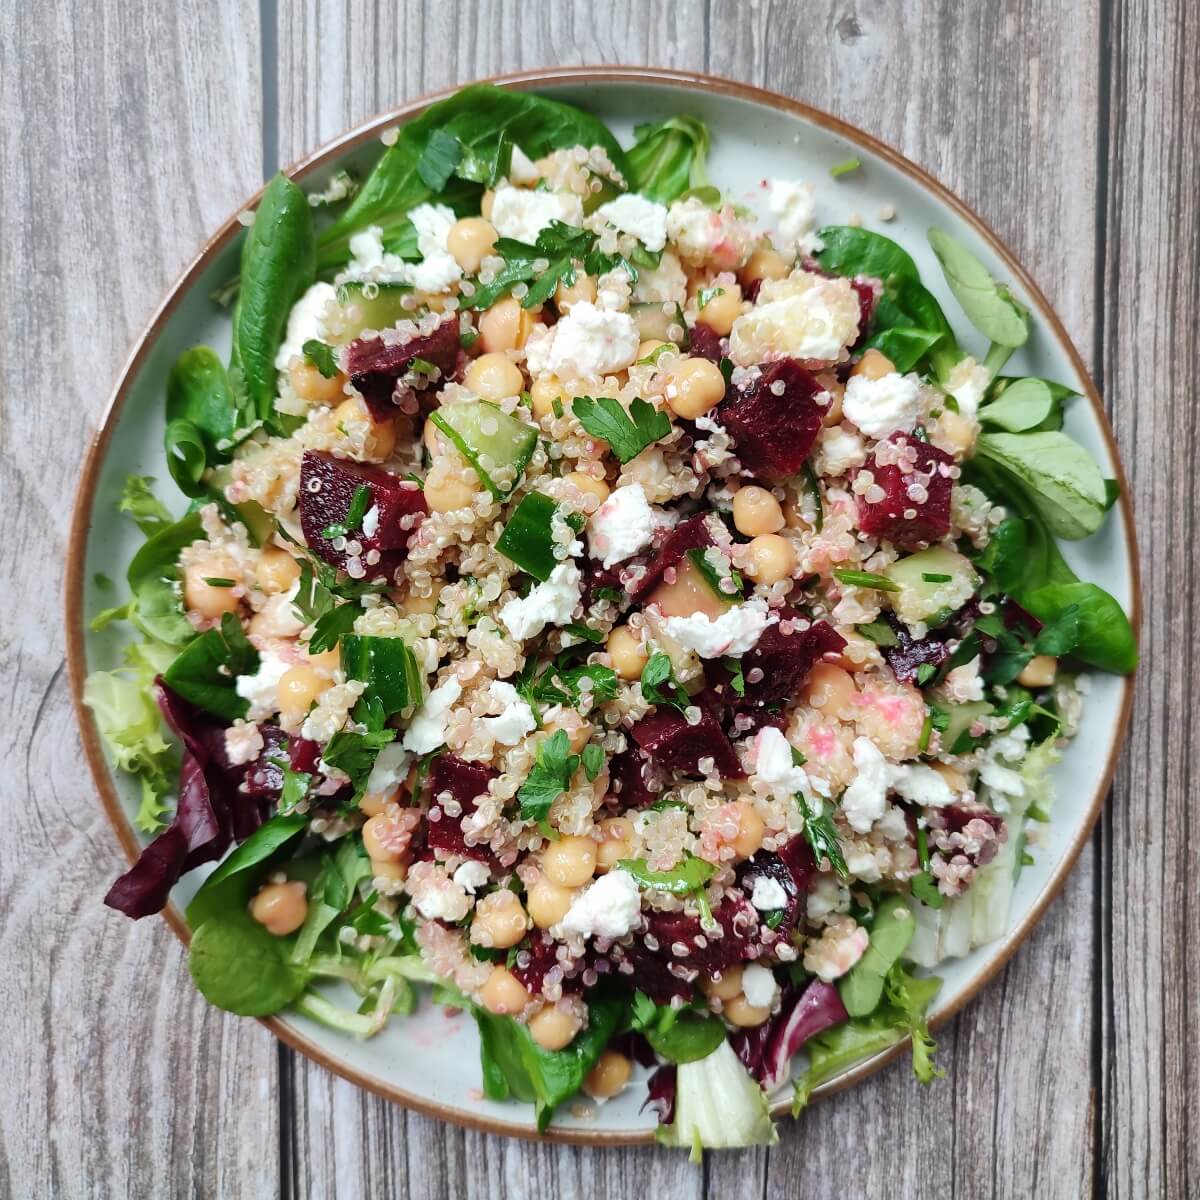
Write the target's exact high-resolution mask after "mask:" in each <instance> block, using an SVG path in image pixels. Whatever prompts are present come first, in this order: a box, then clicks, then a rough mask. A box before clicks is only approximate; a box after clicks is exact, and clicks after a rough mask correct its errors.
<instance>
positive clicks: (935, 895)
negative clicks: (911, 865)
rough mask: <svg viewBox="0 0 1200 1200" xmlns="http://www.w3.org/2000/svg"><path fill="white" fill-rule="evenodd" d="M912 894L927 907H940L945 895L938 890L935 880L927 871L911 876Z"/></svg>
mask: <svg viewBox="0 0 1200 1200" xmlns="http://www.w3.org/2000/svg"><path fill="white" fill-rule="evenodd" d="M910 882H911V886H912V894H913V896H914V897H915V898H916V899H917V900H920V902H921V903H922V904H925V905H927V906H928V907H929V908H941V907H942V904H943V903H944V901H945V897H944V896H943V895H942V893H941V892H939V891H938V886H937V880H936V879H934V877H933V876H932V875H931V874H930V873H929V872H928V871H922V872H921V873H920V874H919V875H914V876H913V877H912V880H911V881H910Z"/></svg>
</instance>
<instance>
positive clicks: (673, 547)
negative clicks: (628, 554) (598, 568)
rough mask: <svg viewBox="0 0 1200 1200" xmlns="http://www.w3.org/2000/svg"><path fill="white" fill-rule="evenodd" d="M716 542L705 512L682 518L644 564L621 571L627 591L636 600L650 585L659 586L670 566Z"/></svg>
mask: <svg viewBox="0 0 1200 1200" xmlns="http://www.w3.org/2000/svg"><path fill="white" fill-rule="evenodd" d="M714 519H716V518H714ZM713 544H714V542H713V535H712V531H711V529H710V527H709V518H708V517H707V516H706V515H705V514H704V513H701V514H700V515H699V516H697V517H689V518H688V519H687V520H686V521H680V523H679V524H678V525H676V526H675V528H674V529H672V530H671V532H670V533H668V534H667V535H666V537H665V538H663V540H662V541H661V542H660V543H659V545H658V547H657V548H656V549H655V550H654V553H653V555H652V556H651V558H650V560H649V561H648V562H647V563H646V564H645V565H644V566H639V567H636V568H631V569H628V570H626V571H625V572H623V573H622V579H623V580H624V582H625V588H626V590H627V591H628V592H629V594H630V596H632V597H633V598H634V599H635V600H636V599H638V598H639V597H641V596H644V595H645V594H646V593H647V592H648V591H650V589H651V588H654V587H657V586H658V584H659V582H660V581H661V579H662V577H663V574H664V572H666V571H667V570H668V569H669V568H670V567H674V566H678V564H679V563H680V562H681V561H682V559H683V556H684V555H685V554H686V553H687V552H688V551H689V550H698V549H702V548H703V547H705V546H711V545H713Z"/></svg>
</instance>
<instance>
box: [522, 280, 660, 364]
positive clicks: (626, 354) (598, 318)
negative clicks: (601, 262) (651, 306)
mask: <svg viewBox="0 0 1200 1200" xmlns="http://www.w3.org/2000/svg"><path fill="white" fill-rule="evenodd" d="M640 339H641V335H640V334H639V333H638V328H637V326H636V325H635V324H634V323H633V318H632V317H631V316H630V315H629V314H628V313H623V312H612V311H610V310H608V309H603V308H597V307H596V305H594V304H592V303H591V302H590V301H588V300H579V301H577V302H576V303H575V304H572V305H571V311H570V312H569V313H567V315H566V316H565V317H563V318H562V319H561V320H560V321H559V322H558V324H557V325H555V326H554V330H553V336H552V338H551V339H550V342H549V346H548V348H545V356H544V362H542V361H541V360H538V359H537V358H536V352H534V354H535V357H534V358H533V359H532V360H530V361H531V363H535V364H536V365H537V366H538V367H539V370H537V371H535V372H534V373H535V374H541V373H543V372H544V371H550V372H552V373H553V374H555V375H557V376H558V377H559V378H560V379H594V378H597V377H598V376H600V375H611V374H612V373H613V372H614V371H621V370H624V369H625V368H626V367H628V366H629V365H630V364H631V363H632V362H633V361H634V359H636V358H637V349H638V346H639V345H640V344H641V340H640ZM529 354H530V348H529V347H526V356H527V358H528V357H529ZM530 369H531V370H533V369H534V367H533V365H531V367H530Z"/></svg>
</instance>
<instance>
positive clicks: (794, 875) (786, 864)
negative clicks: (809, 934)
mask: <svg viewBox="0 0 1200 1200" xmlns="http://www.w3.org/2000/svg"><path fill="white" fill-rule="evenodd" d="M816 869H817V863H816V859H815V858H814V857H813V852H812V849H811V848H810V847H809V844H808V842H807V840H806V839H805V838H803V837H794V838H792V839H791V840H790V841H789V842H787V843H786V844H785V845H783V846H781V847H780V848H779V850H778V851H775V852H772V851H770V850H760V851H759V852H758V853H757V854H755V855H754V857H753V858H750V859H747V860H746V861H745V862H744V863H742V864H741V865H740V866H739V867H738V871H737V880H738V886H739V887H740V888H741V889H742V891H744V892H745V893H746V895H747V896H748V897H752V896H753V894H754V881H755V880H756V879H758V878H760V877H761V878H766V879H771V880H774V881H775V882H776V883H778V884H779V886H780V887H782V888H783V890H784V893H785V895H786V896H787V901H786V903H785V904H784V905H783V918H782V920H780V921H779V922H778V924H776V925H774V926H772V927H771V932H772V934H773V935H774V937H776V938H785V937H787V936H788V935H789V934H790V933H791V932H792V930H793V929H794V928H795V927H796V922H797V921H799V919H800V916H801V911H800V910H801V907H802V906H803V904H804V899H805V897H806V896H807V895H808V889H809V886H810V884H811V883H812V877H813V874H814V872H815V871H816Z"/></svg>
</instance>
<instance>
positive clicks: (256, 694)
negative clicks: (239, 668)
mask: <svg viewBox="0 0 1200 1200" xmlns="http://www.w3.org/2000/svg"><path fill="white" fill-rule="evenodd" d="M291 666H292V664H291V663H289V662H287V661H285V660H284V659H282V658H280V657H279V655H277V654H273V653H272V652H271V651H270V650H262V651H260V652H259V658H258V670H257V671H256V672H255V673H254V674H253V675H239V676H238V678H237V682H236V683H235V684H234V688H235V690H236V691H237V694H238V695H239V696H241V697H242V699H244V700H248V701H249V702H250V708H249V710H248V711H247V713H246V719H247V720H248V721H264V720H266V718H267V717H269V716H271V715H273V714H274V713H277V712H278V711H279V699H278V692H279V681H280V679H282V678H283V675H284V672H286V671H287V670H289V668H290V667H291Z"/></svg>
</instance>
